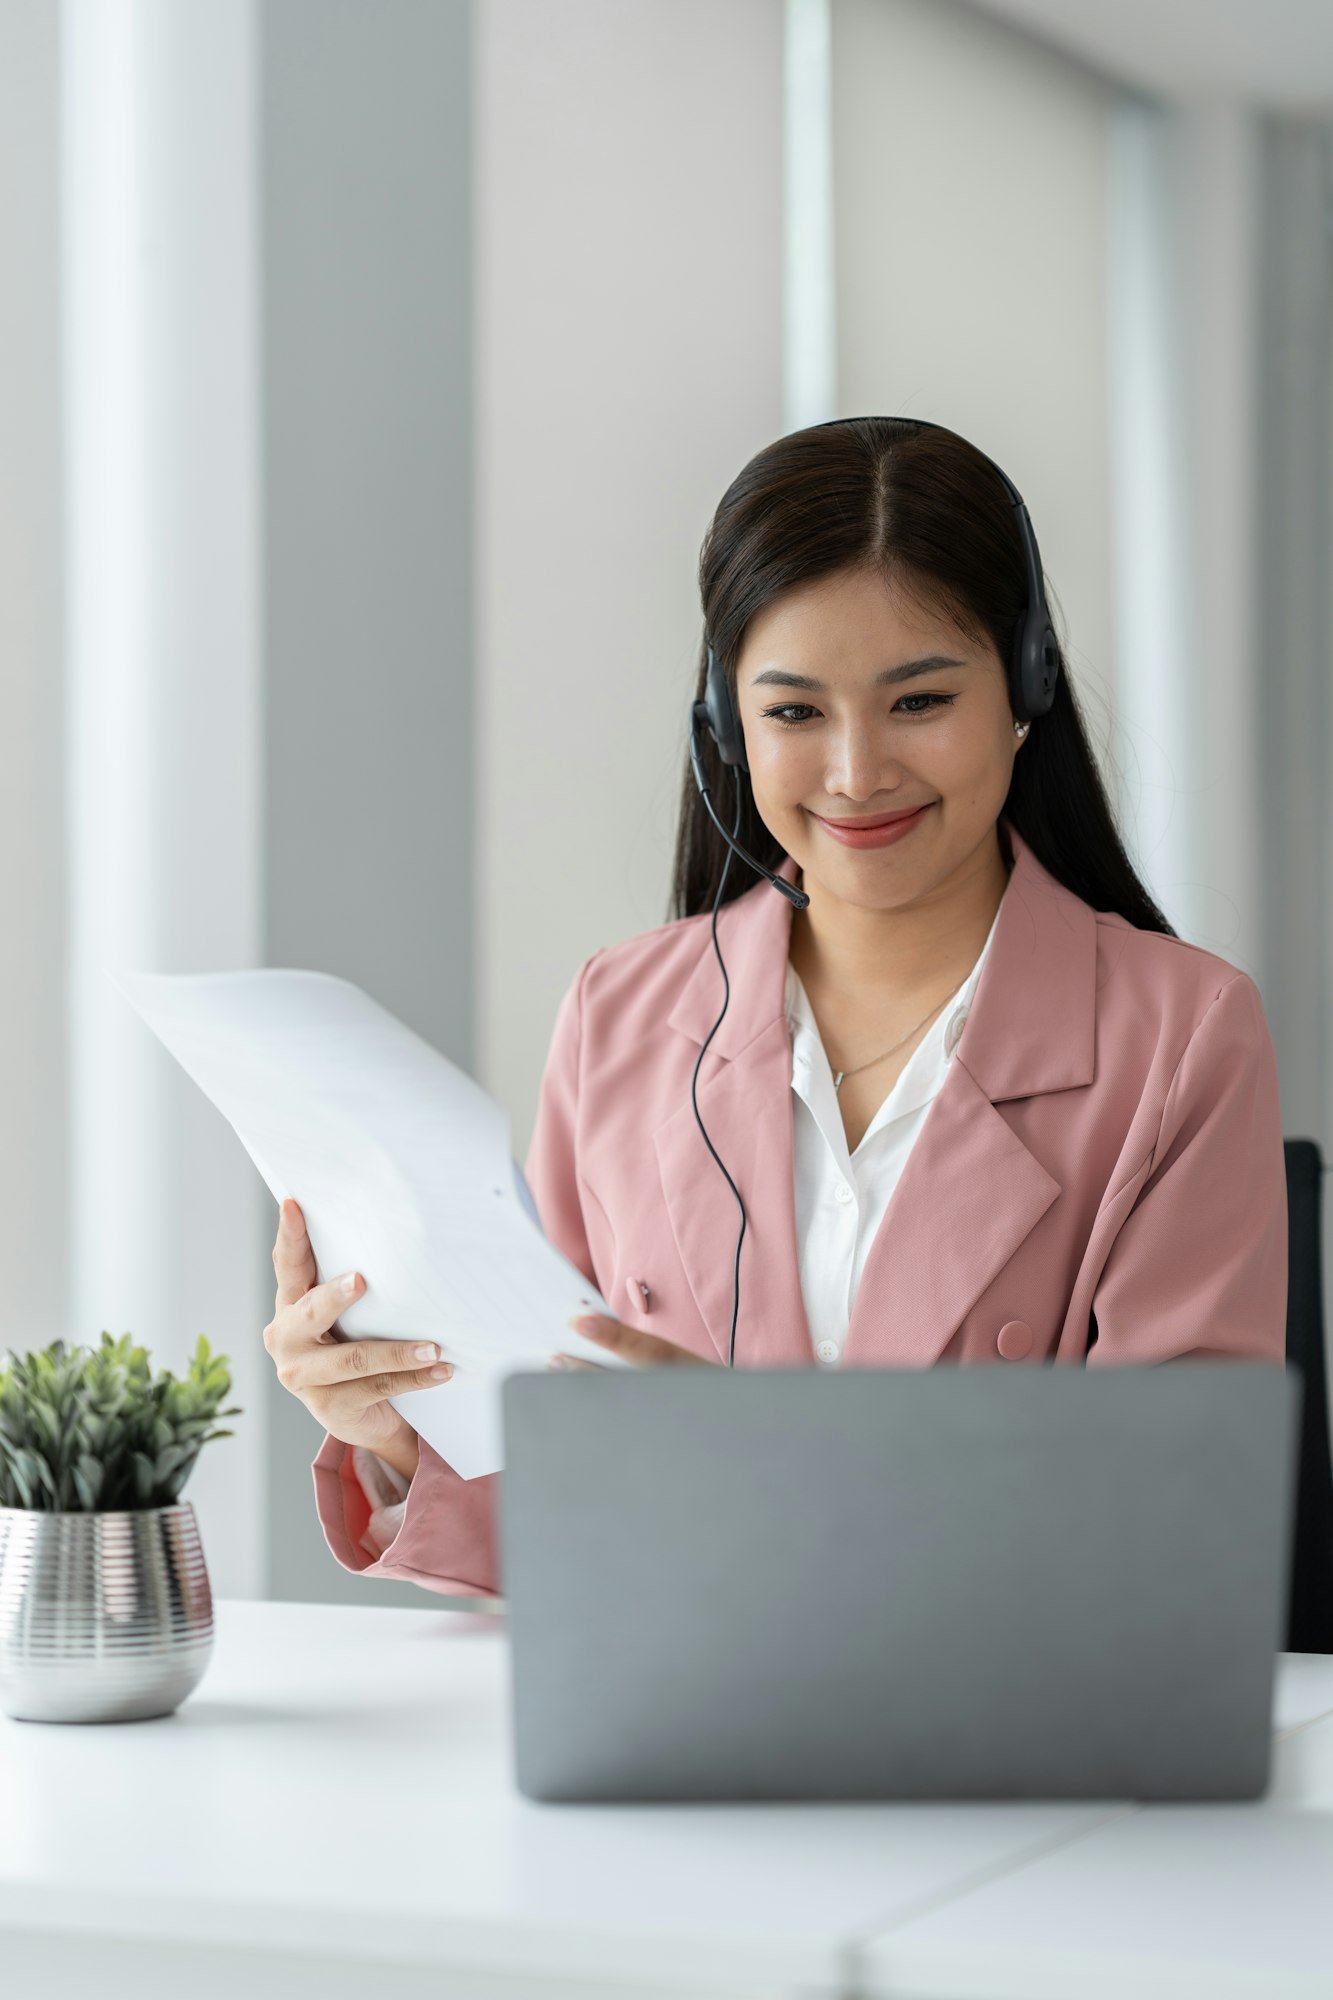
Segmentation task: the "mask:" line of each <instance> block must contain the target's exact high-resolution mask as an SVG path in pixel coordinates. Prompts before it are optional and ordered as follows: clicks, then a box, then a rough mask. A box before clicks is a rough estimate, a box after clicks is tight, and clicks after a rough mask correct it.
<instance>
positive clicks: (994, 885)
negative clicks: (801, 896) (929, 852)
mask: <svg viewBox="0 0 1333 2000" xmlns="http://www.w3.org/2000/svg"><path fill="white" fill-rule="evenodd" d="M1008 880H1009V869H1008V868H1007V867H1006V865H1005V862H1004V859H1003V857H1002V855H1001V853H1000V848H999V844H998V842H996V841H992V842H990V843H989V844H988V845H987V846H984V847H983V848H982V849H981V850H979V852H978V854H977V856H976V857H975V858H974V861H973V862H972V863H971V864H970V865H967V866H965V867H964V868H963V869H962V870H961V871H960V874H959V875H958V877H957V878H956V879H955V880H954V881H952V882H950V883H949V884H948V885H947V886H946V887H945V888H944V889H943V890H942V891H941V892H940V893H939V894H938V895H936V896H934V897H932V898H931V899H930V900H929V901H928V902H926V903H924V904H913V905H912V906H911V907H910V908H907V909H902V910H866V909H861V908H859V907H858V906H857V905H855V904H852V903H841V902H839V901H837V899H836V898H832V897H826V896H824V895H821V893H820V890H819V885H818V883H816V884H815V885H814V887H813V889H807V893H808V894H809V896H810V903H809V907H808V908H807V909H804V910H794V911H793V912H792V921H791V941H790V945H789V947H788V956H789V958H790V960H791V964H792V966H793V967H794V968H795V971H796V974H797V976H798V978H799V979H800V981H801V984H802V985H803V986H804V987H805V989H806V991H807V992H808V993H811V994H814V993H816V992H818V993H826V994H838V995H840V996H841V997H842V998H843V999H844V1000H853V999H856V998H864V999H865V1000H867V1001H871V1002H874V1003H876V1004H879V1003H882V1002H883V1001H884V1000H885V999H892V998H901V999H903V1000H904V1001H905V1000H908V999H910V998H912V997H914V996H919V995H922V994H934V993H935V992H936V991H937V989H940V990H943V989H945V988H947V986H948V982H949V979H950V978H951V977H952V976H954V975H955V974H956V975H957V977H958V979H959V980H960V981H961V980H962V979H965V978H966V977H967V974H968V973H969V971H970V970H971V968H972V967H973V966H974V965H975V964H976V961H977V957H978V955H979V953H980V951H981V948H982V946H983V945H984V944H985V942H986V938H987V935H988V934H989V931H990V927H991V925H992V923H993V922H994V920H995V912H996V911H997V909H998V908H999V906H1000V899H1001V897H1002V896H1003V895H1004V891H1005V887H1006V885H1007V883H1008ZM798 881H799V882H800V885H801V886H802V887H803V888H804V887H806V884H805V880H804V871H800V872H799V874H798Z"/></svg>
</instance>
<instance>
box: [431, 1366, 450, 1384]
mask: <svg viewBox="0 0 1333 2000" xmlns="http://www.w3.org/2000/svg"><path fill="white" fill-rule="evenodd" d="M430 1372H431V1375H432V1376H433V1377H434V1379H435V1380H436V1381H437V1382H447V1381H448V1380H449V1377H450V1376H451V1375H452V1374H453V1372H454V1364H453V1362H452V1361H442V1362H441V1363H440V1365H439V1367H438V1368H432V1369H431V1371H430Z"/></svg>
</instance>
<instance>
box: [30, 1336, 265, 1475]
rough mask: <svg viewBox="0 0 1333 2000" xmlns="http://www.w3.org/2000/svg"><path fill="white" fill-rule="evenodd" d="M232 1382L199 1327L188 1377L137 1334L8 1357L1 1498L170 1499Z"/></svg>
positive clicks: (234, 1411) (228, 1412) (231, 1411)
mask: <svg viewBox="0 0 1333 2000" xmlns="http://www.w3.org/2000/svg"><path fill="white" fill-rule="evenodd" d="M230 1389H231V1375H230V1373H229V1371H228V1368H227V1356H226V1355H225V1354H211V1353H210V1352H209V1346H208V1342H207V1340H206V1339H205V1338H204V1336H203V1334H202V1333H201V1334H200V1336H199V1342H198V1345H197V1347H196V1348H195V1351H194V1354H193V1356H192V1357H191V1360H190V1369H189V1373H188V1375H186V1376H185V1378H184V1380H182V1381H178V1380H177V1379H176V1377H175V1376H174V1375H173V1374H172V1373H171V1370H170V1369H169V1368H163V1369H160V1370H159V1371H158V1372H157V1374H156V1375H154V1374H153V1373H152V1371H151V1370H150V1368H149V1365H148V1353H147V1350H146V1349H145V1348H142V1347H135V1346H134V1345H133V1344H132V1342H131V1339H130V1336H129V1334H128V1333H127V1334H125V1335H123V1336H122V1338H121V1339H120V1340H113V1339H112V1338H111V1335H110V1334H109V1333H106V1332H104V1333H103V1334H102V1344H101V1346H100V1347H96V1348H87V1347H76V1348H73V1349H67V1348H66V1345H65V1342H64V1341H63V1340H54V1341H52V1343H51V1345H50V1346H49V1347H47V1348H44V1349H41V1350H39V1351H36V1352H33V1353H30V1354H11V1355H6V1356H5V1357H4V1359H3V1361H0V1507H22V1508H26V1509H28V1510H30V1511H31V1510H36V1511H38V1512H42V1513H50V1514H68V1513H96V1514H106V1513H111V1512H113V1511H129V1512H137V1511H140V1510H142V1509H146V1508H150V1507H171V1506H174V1505H175V1504H176V1501H177V1499H178V1497H179V1495H180V1490H181V1488H182V1487H183V1486H184V1484H185V1482H186V1480H187V1479H188V1478H189V1476H190V1474H191V1472H192V1471H193V1470H194V1462H195V1460H196V1458H197V1457H198V1456H199V1452H200V1448H201V1447H202V1446H203V1445H205V1444H207V1443H208V1441H209V1439H210V1438H218V1437H234V1436H235V1432H234V1431H227V1430H210V1428H209V1426H210V1425H211V1424H212V1422H213V1419H214V1418H215V1417H216V1416H224V1417H233V1416H236V1415H238V1414H239V1412H240V1407H241V1406H240V1405H239V1404H233V1405H231V1406H230V1407H229V1408H228V1409H225V1410H219V1408H218V1405H219V1403H220V1402H221V1401H222V1399H223V1397H224V1396H225V1395H227V1393H228V1392H229V1390H230Z"/></svg>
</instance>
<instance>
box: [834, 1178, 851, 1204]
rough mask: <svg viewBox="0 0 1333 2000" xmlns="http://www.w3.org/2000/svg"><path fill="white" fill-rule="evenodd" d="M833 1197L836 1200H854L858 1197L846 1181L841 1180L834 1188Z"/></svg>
mask: <svg viewBox="0 0 1333 2000" xmlns="http://www.w3.org/2000/svg"><path fill="white" fill-rule="evenodd" d="M833 1199H834V1201H854V1200H855V1199H856V1197H855V1195H854V1194H853V1193H852V1191H851V1189H850V1188H849V1187H848V1185H847V1183H846V1181H839V1182H838V1185H837V1186H836V1187H835V1188H834V1190H833Z"/></svg>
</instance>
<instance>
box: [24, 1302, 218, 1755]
mask: <svg viewBox="0 0 1333 2000" xmlns="http://www.w3.org/2000/svg"><path fill="white" fill-rule="evenodd" d="M230 1388H231V1375H230V1373H229V1372H228V1368H227V1357H226V1355H222V1354H219V1355H213V1354H210V1352H209V1346H208V1342H207V1340H206V1339H205V1338H204V1336H203V1335H202V1334H200V1336H199V1342H198V1345H197V1347H196V1349H195V1352H194V1355H193V1357H192V1359H191V1361H190V1367H189V1373H188V1374H187V1375H186V1376H185V1378H184V1379H183V1380H179V1381H178V1380H177V1379H176V1377H175V1376H174V1375H173V1374H172V1373H171V1371H170V1369H166V1368H164V1369H160V1370H159V1371H158V1372H157V1374H156V1375H154V1374H153V1373H152V1371H151V1369H150V1368H149V1364H148V1355H147V1352H146V1350H145V1349H144V1348H142V1347H135V1346H134V1345H133V1344H132V1342H131V1339H130V1336H129V1334H125V1335H124V1336H123V1337H122V1338H121V1339H120V1340H113V1339H112V1338H111V1335H110V1334H109V1333H106V1332H104V1333H103V1334H102V1344H101V1346H100V1347H98V1348H73V1349H67V1348H66V1345H65V1342H64V1341H63V1340H56V1341H53V1342H52V1343H51V1345H50V1346H49V1347H47V1348H45V1349H42V1350H40V1351H37V1352H33V1353H30V1354H25V1355H17V1354H16V1355H7V1356H5V1357H4V1358H3V1361H0V1708H3V1710H4V1712H5V1714H6V1715H10V1716H13V1717H14V1718H15V1719H16V1720H19V1721H26V1722H127V1721H132V1720H137V1719H141V1718H143V1717H145V1716H151V1715H169V1714H170V1713H171V1711H172V1710H173V1709H175V1708H177V1707H179V1705H180V1703H181V1702H182V1701H183V1700H184V1699H185V1697H186V1695H187V1694H189V1692H190V1690H191V1689H192V1688H193V1687H194V1686H195V1685H196V1684H197V1683H198V1681H199V1679H200V1677H201V1676H202V1674H203V1672H204V1669H205V1667H206V1666H207V1665H208V1660H209V1655H210V1654H211V1652H212V1650H213V1597H212V1592H211V1590H210V1588H209V1582H208V1571H207V1569H206V1567H205V1564H204V1553H203V1548H202V1546H201V1544H200V1540H199V1529H198V1523H197V1522H196V1520H195V1514H194V1509H193V1507H192V1506H191V1505H190V1503H189V1501H188V1500H182V1499H181V1498H180V1491H181V1488H182V1487H183V1486H184V1484H185V1482H186V1480H187V1479H188V1478H189V1476H190V1473H191V1471H192V1470H193V1468H194V1462H195V1460H196V1458H197V1457H198V1456H199V1452H200V1449H201V1447H202V1446H203V1445H205V1444H207V1443H208V1441H209V1439H210V1438H215V1437H232V1436H234V1435H235V1433H234V1432H232V1431H227V1430H214V1429H212V1428H211V1425H212V1423H213V1420H214V1418H215V1417H216V1416H219V1415H221V1416H224V1417H230V1416H235V1415H237V1414H238V1412H239V1408H240V1406H239V1404H234V1405H232V1406H231V1407H230V1408H228V1409H225V1410H219V1408H218V1405H219V1404H220V1403H221V1401H222V1399H223V1397H224V1396H226V1395H227V1393H228V1392H229V1390H230Z"/></svg>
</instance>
